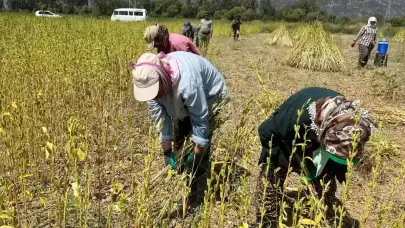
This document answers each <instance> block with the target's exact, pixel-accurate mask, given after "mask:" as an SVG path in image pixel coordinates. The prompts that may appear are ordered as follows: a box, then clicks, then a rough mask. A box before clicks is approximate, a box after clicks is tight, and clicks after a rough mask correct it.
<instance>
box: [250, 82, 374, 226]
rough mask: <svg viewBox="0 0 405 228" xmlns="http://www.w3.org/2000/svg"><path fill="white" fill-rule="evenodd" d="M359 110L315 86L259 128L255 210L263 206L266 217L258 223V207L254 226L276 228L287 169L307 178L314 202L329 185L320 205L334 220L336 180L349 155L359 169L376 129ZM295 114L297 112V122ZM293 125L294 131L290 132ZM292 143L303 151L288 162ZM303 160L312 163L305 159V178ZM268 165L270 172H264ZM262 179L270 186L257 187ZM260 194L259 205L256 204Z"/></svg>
mask: <svg viewBox="0 0 405 228" xmlns="http://www.w3.org/2000/svg"><path fill="white" fill-rule="evenodd" d="M358 105H359V104H358V101H357V100H350V99H348V98H346V97H344V96H343V95H342V94H340V93H338V92H336V91H333V90H329V89H326V88H319V87H311V88H305V89H302V90H300V91H298V92H297V93H295V94H293V95H292V96H290V97H289V98H288V99H287V100H286V101H285V102H284V103H283V104H282V105H281V106H280V107H279V108H278V109H276V111H275V112H274V113H273V114H272V116H271V117H270V118H269V119H267V120H265V121H263V122H262V123H261V124H260V126H259V127H258V133H259V138H260V142H261V145H262V149H261V155H260V159H259V165H260V167H261V173H260V176H259V179H258V189H257V193H256V195H257V196H258V198H260V199H259V200H258V206H259V207H261V206H262V205H263V204H264V205H265V215H264V217H263V218H262V215H261V213H260V209H259V208H258V209H257V221H256V222H257V223H260V221H262V219H263V220H264V223H265V224H266V223H267V225H268V224H271V223H275V224H277V222H275V221H277V219H278V215H279V214H278V212H279V209H280V208H279V203H280V201H281V197H282V194H283V193H282V186H283V184H284V181H285V179H286V175H287V172H288V167H292V171H293V172H296V173H299V174H303V175H305V176H306V179H307V181H308V182H309V183H310V184H311V185H312V186H313V189H314V190H315V193H316V196H317V197H318V198H319V199H320V198H321V197H322V190H323V189H322V186H321V180H323V182H324V183H325V184H327V183H328V182H330V184H329V187H328V188H327V189H326V193H325V195H324V202H325V204H326V205H327V206H328V214H329V215H330V214H333V215H334V211H333V209H332V208H333V204H335V203H336V202H338V201H337V199H336V196H335V192H336V190H337V186H336V179H337V181H339V182H340V183H342V182H343V181H345V180H346V176H345V175H346V172H347V162H348V160H347V159H349V157H350V156H351V153H352V152H354V158H353V159H352V161H351V162H353V163H354V164H358V162H359V160H360V158H361V157H362V155H363V150H364V146H365V144H366V142H367V141H369V139H370V135H371V133H372V131H373V130H375V129H376V126H375V124H374V123H373V121H372V120H371V118H370V116H369V115H368V112H367V111H365V110H363V109H360V108H359V106H358ZM298 110H302V115H301V116H300V117H298ZM356 114H359V119H358V120H356V118H357V117H354V115H356ZM297 121H298V123H297ZM356 121H358V122H357V123H356ZM296 124H298V126H299V129H295V128H296V126H295V125H296ZM306 126H308V128H307V127H306ZM296 131H297V133H298V134H299V136H298V137H297V136H296ZM356 134H358V135H357V138H356V143H357V146H356V148H353V141H354V140H353V138H354V137H355V135H356ZM305 135H306V136H305ZM304 136H305V137H304ZM294 140H296V141H295V145H298V144H300V143H305V144H306V146H305V150H304V151H302V147H301V145H299V146H297V150H296V152H295V154H294V155H293V156H292V160H291V163H289V159H290V155H291V154H292V144H293V141H294ZM304 156H305V157H309V158H311V159H312V160H310V159H305V163H304V164H305V166H306V167H305V170H306V171H307V173H304V168H303V167H301V159H302V158H303V157H304ZM268 159H269V163H267V161H268ZM267 165H269V168H268V172H267V173H266V169H267ZM276 171H277V172H276ZM275 172H276V174H274V173H275ZM266 175H267V176H266ZM263 177H264V178H266V177H267V180H268V181H269V185H268V187H267V188H266V189H265V187H264V185H263V183H262V178H263ZM276 184H278V187H277V188H276V187H274V186H275V185H276ZM264 193H265V201H264V202H263V201H262V200H261V199H262V196H263V194H264ZM344 227H346V226H344ZM350 227H351V226H350Z"/></svg>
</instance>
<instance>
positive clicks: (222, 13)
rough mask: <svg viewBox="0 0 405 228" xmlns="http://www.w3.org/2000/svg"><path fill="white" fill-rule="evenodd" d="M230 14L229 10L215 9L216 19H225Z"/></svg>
mask: <svg viewBox="0 0 405 228" xmlns="http://www.w3.org/2000/svg"><path fill="white" fill-rule="evenodd" d="M227 15H228V10H220V11H215V13H214V19H217V20H220V19H225V18H226V17H227Z"/></svg>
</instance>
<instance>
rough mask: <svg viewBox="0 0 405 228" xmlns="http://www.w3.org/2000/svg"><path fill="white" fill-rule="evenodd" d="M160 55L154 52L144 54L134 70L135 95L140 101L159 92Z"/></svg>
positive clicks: (150, 97)
mask: <svg viewBox="0 0 405 228" xmlns="http://www.w3.org/2000/svg"><path fill="white" fill-rule="evenodd" d="M161 67H162V66H161V64H160V60H159V57H158V56H157V55H155V54H153V53H145V54H143V55H142V56H141V57H140V58H139V59H138V61H137V63H136V66H135V69H133V70H132V76H133V78H134V96H135V99H136V100H138V101H148V100H152V99H153V98H155V97H156V96H157V94H158V92H159V72H158V70H159V69H160V68H161Z"/></svg>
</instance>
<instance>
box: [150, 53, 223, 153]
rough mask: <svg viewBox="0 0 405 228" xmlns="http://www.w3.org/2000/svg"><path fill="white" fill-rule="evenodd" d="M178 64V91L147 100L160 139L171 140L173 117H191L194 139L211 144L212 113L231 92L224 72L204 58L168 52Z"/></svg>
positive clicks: (200, 142)
mask: <svg viewBox="0 0 405 228" xmlns="http://www.w3.org/2000/svg"><path fill="white" fill-rule="evenodd" d="M168 55H169V56H171V57H172V58H173V59H175V60H177V62H178V64H179V72H180V79H179V84H178V87H177V89H176V90H174V91H173V92H172V93H171V94H169V95H167V96H165V97H163V98H161V99H157V100H150V101H148V110H149V113H150V114H151V117H152V119H153V120H154V122H155V123H156V124H157V127H158V129H160V133H161V134H160V136H161V141H172V140H173V133H172V120H174V119H183V118H184V117H186V116H190V120H191V125H192V127H193V130H192V136H191V140H192V141H193V142H194V143H196V144H198V145H199V146H202V147H206V146H208V145H209V139H208V137H209V133H210V126H209V115H210V111H211V108H212V106H213V105H214V104H215V103H217V102H225V103H226V102H228V101H229V95H228V90H227V88H226V85H225V80H224V78H223V77H222V75H221V73H220V72H219V71H218V70H217V69H216V68H215V67H214V66H213V65H212V64H211V63H210V62H209V61H208V60H206V59H205V58H203V57H201V56H198V55H195V54H193V53H190V52H183V51H178V52H172V53H169V54H168Z"/></svg>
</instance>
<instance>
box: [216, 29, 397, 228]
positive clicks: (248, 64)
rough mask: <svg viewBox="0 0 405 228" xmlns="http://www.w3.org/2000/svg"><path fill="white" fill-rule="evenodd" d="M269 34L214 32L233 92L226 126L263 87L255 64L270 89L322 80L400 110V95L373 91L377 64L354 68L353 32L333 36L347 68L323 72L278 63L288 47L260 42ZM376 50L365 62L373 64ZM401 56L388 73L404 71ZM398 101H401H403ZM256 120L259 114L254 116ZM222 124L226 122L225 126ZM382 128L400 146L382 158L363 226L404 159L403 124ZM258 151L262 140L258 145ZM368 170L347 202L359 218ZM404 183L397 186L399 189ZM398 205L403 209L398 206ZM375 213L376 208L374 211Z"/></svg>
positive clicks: (287, 89)
mask: <svg viewBox="0 0 405 228" xmlns="http://www.w3.org/2000/svg"><path fill="white" fill-rule="evenodd" d="M266 37H267V35H265V34H260V35H254V36H250V37H242V38H241V40H240V41H239V42H236V43H234V41H233V40H232V39H231V38H215V41H214V42H213V45H216V47H215V48H216V49H219V53H218V54H217V55H215V56H211V59H212V61H213V62H214V64H215V65H216V66H218V67H219V69H220V70H221V72H223V74H224V76H225V77H226V80H227V85H228V87H229V89H230V92H231V97H232V106H231V109H230V113H231V115H232V118H231V120H230V122H228V123H227V124H226V125H227V126H233V125H234V124H235V123H236V122H237V120H238V119H239V117H238V115H240V114H239V113H240V110H241V109H242V108H243V105H244V104H245V103H246V101H247V100H248V99H249V97H250V96H252V95H257V94H258V93H262V90H261V86H260V84H259V83H258V79H257V76H256V75H255V73H254V67H255V68H257V69H258V71H259V73H260V75H261V77H262V78H263V79H264V80H265V81H266V82H267V84H268V88H269V89H270V90H273V91H276V92H279V93H281V94H284V95H289V94H292V93H294V92H296V91H297V90H299V89H301V88H303V87H309V86H321V87H327V88H330V89H334V90H337V91H340V92H341V93H343V94H345V95H346V96H348V97H351V98H357V99H360V100H361V101H362V102H363V104H364V105H365V107H367V108H369V109H371V111H373V110H375V109H384V108H385V107H394V108H395V109H397V110H402V111H404V107H403V105H404V103H403V102H402V101H392V100H387V99H384V98H383V97H382V96H380V95H379V94H378V95H377V94H376V91H377V90H378V89H379V86H380V85H375V84H373V80H374V77H373V76H375V75H376V72H378V71H380V70H381V69H369V70H357V69H355V66H356V61H357V49H356V48H350V46H349V45H348V44H349V43H350V40H351V39H352V37H350V36H334V39H335V40H336V42H337V44H338V46H339V47H340V49H341V50H342V54H343V56H344V58H345V61H346V66H347V69H346V70H345V71H343V72H336V73H325V72H313V71H309V70H302V69H295V68H290V67H288V66H285V65H283V64H282V60H283V58H285V57H286V55H287V54H288V51H289V49H288V48H284V47H269V46H267V45H265V44H264V42H265V40H266ZM373 59H374V54H373V57H372V59H371V60H370V63H369V65H372V61H373ZM399 60H400V59H399V57H396V56H395V55H394V56H393V57H392V58H391V59H390V63H389V64H390V67H389V68H388V69H386V71H387V72H388V73H395V72H398V71H401V72H403V70H404V69H405V66H404V65H403V64H401V63H400V61H399ZM401 106H402V107H401ZM251 118H253V119H255V121H256V123H257V125H259V124H260V122H261V120H259V119H257V117H256V116H252V117H251ZM227 126H225V128H226V127H227ZM384 130H385V131H386V132H387V134H388V135H389V139H390V140H392V141H393V142H394V143H395V144H397V145H399V146H401V150H400V151H401V154H400V155H399V157H397V158H394V159H393V160H389V159H385V160H384V161H383V164H384V165H383V167H384V169H383V170H381V171H382V178H381V179H380V180H379V183H378V186H377V189H376V194H375V195H374V197H375V200H376V201H375V203H374V204H373V208H372V210H374V209H375V210H376V211H371V214H372V215H371V216H370V223H368V224H367V227H374V225H372V224H375V223H373V220H374V219H375V217H376V213H377V211H378V208H379V206H380V205H381V203H382V202H383V200H384V199H386V198H387V197H388V195H389V193H390V190H391V187H392V181H393V179H394V178H395V177H398V174H399V169H400V167H399V162H400V160H402V159H404V157H405V155H404V152H403V149H402V148H404V146H405V140H404V139H403V136H402V132H403V131H405V126H404V124H399V125H397V126H395V125H390V124H388V125H385V126H384ZM257 146H258V147H257V151H259V149H260V146H259V145H257ZM258 156H259V154H257V155H252V158H251V160H252V161H250V163H251V164H254V163H256V161H257V157H258ZM369 177H370V176H368V177H367V175H356V176H355V178H354V182H355V184H353V186H352V198H351V200H350V202H348V207H349V212H350V214H352V216H354V217H356V218H359V217H360V215H361V214H362V210H363V204H364V203H363V202H364V196H365V189H366V187H367V183H368V181H369ZM404 187H405V185H402V186H399V188H400V189H401V188H402V189H403V188H404ZM394 198H395V199H393V200H394V201H395V202H396V203H397V206H398V208H397V209H395V210H394V211H395V213H398V212H400V211H401V210H402V211H403V210H405V193H403V192H402V191H400V193H399V194H396V195H395V196H394ZM401 208H402V209H401ZM373 213H374V214H373Z"/></svg>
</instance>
